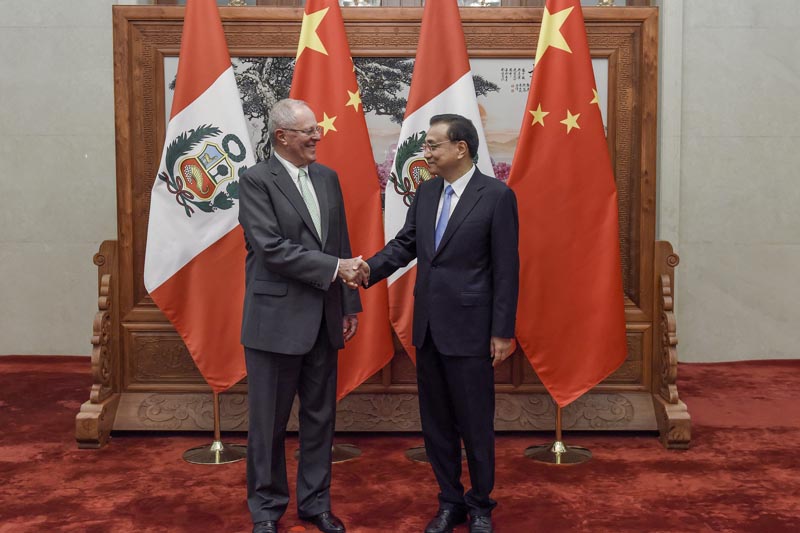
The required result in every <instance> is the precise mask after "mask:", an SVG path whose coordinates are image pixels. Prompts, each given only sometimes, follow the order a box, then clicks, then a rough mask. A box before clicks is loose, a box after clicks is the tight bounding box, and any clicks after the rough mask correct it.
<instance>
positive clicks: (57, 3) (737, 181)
mask: <svg viewBox="0 0 800 533" xmlns="http://www.w3.org/2000/svg"><path fill="white" fill-rule="evenodd" d="M115 3H148V2H147V1H146V0H141V1H136V0H130V1H125V2H115V1H112V0H71V1H69V2H66V1H63V0H32V1H29V2H19V1H17V0H0V12H1V13H3V14H4V16H3V18H2V19H0V50H3V53H2V54H0V126H2V128H0V161H2V164H3V168H4V172H3V173H2V177H0V180H1V181H0V183H1V184H2V191H3V192H4V193H5V194H4V195H3V201H2V208H1V209H0V222H2V228H3V229H2V231H0V303H2V311H0V313H1V314H0V354H29V353H30V354H88V353H89V351H90V345H89V337H90V335H91V321H92V317H93V314H94V312H95V311H96V305H97V303H96V299H97V296H96V292H97V289H96V270H95V267H94V265H93V264H92V255H93V254H94V252H96V250H97V247H98V245H99V243H100V242H101V241H103V240H105V239H114V238H116V219H115V181H114V172H115V165H114V106H113V65H112V50H111V46H112V32H111V5H112V4H115ZM659 4H661V7H662V12H661V17H660V26H661V37H662V39H661V61H660V66H661V81H660V87H659V98H660V123H659V139H660V141H659V143H660V145H659V180H660V181H659V211H658V215H659V219H658V224H659V225H658V234H659V238H662V239H666V240H669V241H671V242H672V243H673V244H674V245H675V248H676V250H677V251H678V253H679V254H680V256H681V264H680V266H679V267H678V270H677V305H678V336H679V339H680V345H679V355H680V358H681V360H683V361H715V360H731V359H754V358H795V357H800V348H798V345H800V342H798V341H800V333H798V332H799V331H800V326H798V324H800V303H798V302H800V283H798V281H797V277H798V272H800V187H799V186H798V178H797V174H798V170H797V169H798V168H800V142H798V139H800V134H799V132H800V122H798V120H797V117H798V116H800V98H798V96H797V95H798V94H800V90H798V89H800V40H798V38H797V35H798V33H799V32H800V2H798V1H796V0H660V2H659Z"/></svg>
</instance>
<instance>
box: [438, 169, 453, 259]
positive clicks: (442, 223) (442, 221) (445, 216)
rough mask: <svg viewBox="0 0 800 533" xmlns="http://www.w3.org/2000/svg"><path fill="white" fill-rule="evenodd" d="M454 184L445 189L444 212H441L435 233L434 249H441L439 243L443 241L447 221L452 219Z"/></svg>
mask: <svg viewBox="0 0 800 533" xmlns="http://www.w3.org/2000/svg"><path fill="white" fill-rule="evenodd" d="M454 192H455V191H454V190H453V186H452V185H448V186H447V187H445V189H444V202H442V212H441V213H440V214H439V222H437V223H436V233H434V234H433V245H434V250H438V249H439V243H440V242H442V235H444V230H445V229H447V221H448V220H450V199H451V198H452V197H453V193H454Z"/></svg>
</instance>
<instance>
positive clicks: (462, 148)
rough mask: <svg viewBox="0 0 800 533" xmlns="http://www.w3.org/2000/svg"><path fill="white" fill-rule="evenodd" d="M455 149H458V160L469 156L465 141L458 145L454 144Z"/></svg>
mask: <svg viewBox="0 0 800 533" xmlns="http://www.w3.org/2000/svg"><path fill="white" fill-rule="evenodd" d="M456 147H457V148H458V158H459V159H461V158H463V157H468V156H469V146H467V143H466V141H458V143H456Z"/></svg>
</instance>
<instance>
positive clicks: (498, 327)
mask: <svg viewBox="0 0 800 533" xmlns="http://www.w3.org/2000/svg"><path fill="white" fill-rule="evenodd" d="M430 126H431V127H430V129H429V130H428V132H427V135H426V136H425V144H424V154H425V159H426V160H427V162H428V166H429V167H430V170H431V173H432V174H435V175H436V176H437V177H436V178H433V179H431V180H428V181H426V182H424V183H422V184H421V185H420V186H419V188H418V189H417V192H416V195H415V197H414V201H413V202H412V204H411V207H409V209H408V214H407V215H406V222H405V225H404V226H403V228H402V229H401V230H400V231H399V232H398V234H397V236H396V237H395V238H394V239H392V240H391V241H390V242H389V243H388V244H387V245H386V247H384V249H383V250H381V251H380V252H378V253H377V254H375V256H373V257H372V258H370V259H368V260H367V262H366V263H367V265H368V268H367V267H363V275H368V276H369V285H372V284H374V283H376V282H378V281H380V280H382V279H384V278H386V277H387V276H389V275H391V274H392V273H393V272H394V271H395V270H397V269H398V268H400V267H403V266H405V265H407V264H408V263H409V262H410V261H411V260H412V259H414V258H416V259H417V279H416V285H415V287H414V332H413V342H414V346H415V347H416V348H417V386H418V388H419V410H420V419H421V421H422V434H423V437H424V439H425V451H426V452H427V455H428V458H429V459H430V462H431V466H432V467H433V472H434V474H435V476H436V480H437V481H438V483H439V489H440V492H439V511H438V512H437V514H436V516H435V517H434V518H433V519H432V520H431V521H430V522H429V523H428V526H427V527H426V529H425V532H426V533H447V532H451V531H452V530H453V528H454V526H456V525H457V524H460V523H463V522H465V521H466V519H467V513H469V518H470V523H469V531H470V533H489V532H491V531H492V520H491V512H492V509H493V508H494V507H495V505H496V502H495V501H494V500H492V499H491V497H490V493H491V491H492V488H493V486H494V371H493V367H494V366H497V365H498V364H500V363H501V362H502V361H503V360H504V359H506V358H507V357H508V356H509V355H510V354H511V352H512V346H513V339H512V338H513V337H514V323H515V318H516V311H517V291H518V286H519V252H518V240H519V221H518V217H517V201H516V197H515V196H514V192H513V191H512V190H511V189H509V188H508V187H506V186H505V185H504V184H503V183H502V182H500V181H498V180H496V179H494V178H491V177H489V176H486V175H484V174H482V173H481V172H480V171H479V170H478V169H477V168H476V167H475V165H474V163H473V161H474V159H475V156H476V155H477V153H478V133H477V131H476V130H475V126H474V125H473V124H472V122H471V121H470V120H469V119H467V118H465V117H462V116H460V115H451V114H448V115H437V116H434V117H433V118H431V121H430ZM461 439H463V441H464V447H465V448H466V451H467V463H468V465H469V477H470V480H471V482H472V487H471V489H470V490H469V491H468V492H467V493H466V494H465V493H464V487H463V485H462V484H461V444H460V441H461Z"/></svg>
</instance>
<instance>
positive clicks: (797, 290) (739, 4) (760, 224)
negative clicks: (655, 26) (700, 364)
mask: <svg viewBox="0 0 800 533" xmlns="http://www.w3.org/2000/svg"><path fill="white" fill-rule="evenodd" d="M660 3H661V4H662V7H663V9H662V13H661V31H662V43H661V44H662V50H661V67H662V82H661V86H660V91H661V108H660V120H661V123H660V134H661V135H660V161H659V168H660V175H659V179H660V180H661V181H660V190H659V192H660V198H659V201H660V205H659V217H660V219H659V235H660V237H661V238H665V239H668V240H671V241H672V242H673V244H675V246H676V249H677V251H678V252H679V254H680V256H681V264H680V266H679V267H678V270H677V280H676V285H677V306H678V307H677V309H678V338H679V341H680V345H679V350H678V353H679V356H680V358H681V360H683V361H723V360H739V359H762V358H798V357H800V327H798V324H800V283H798V275H800V180H798V168H800V122H798V120H797V117H798V116H800V99H798V94H800V39H798V37H797V35H798V33H799V32H800V2H797V1H796V0H662V1H661V2H660Z"/></svg>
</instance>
